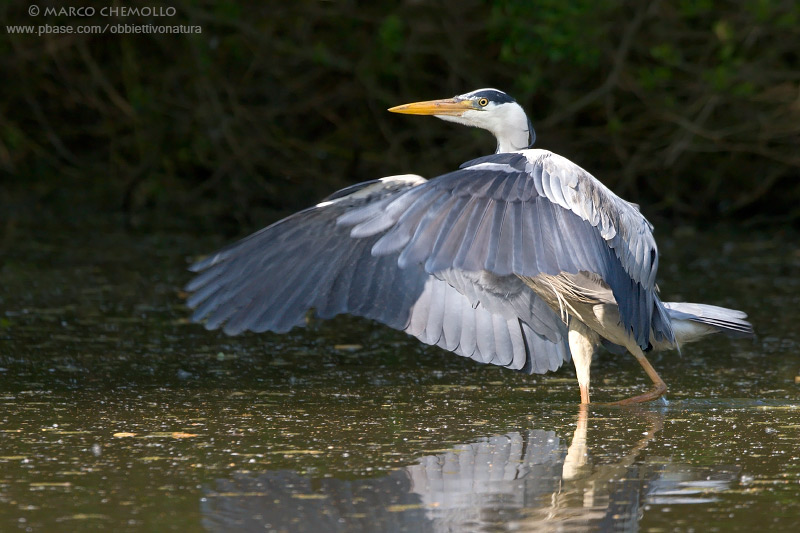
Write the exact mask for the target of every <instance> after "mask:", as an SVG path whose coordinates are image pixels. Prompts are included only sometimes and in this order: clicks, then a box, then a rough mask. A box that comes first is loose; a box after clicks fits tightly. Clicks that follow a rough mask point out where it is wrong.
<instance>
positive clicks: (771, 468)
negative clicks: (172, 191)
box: [0, 227, 800, 532]
mask: <svg viewBox="0 0 800 533" xmlns="http://www.w3.org/2000/svg"><path fill="white" fill-rule="evenodd" d="M658 237H659V243H660V246H661V250H662V260H661V276H660V285H661V287H662V293H663V296H664V298H665V299H667V300H689V301H703V302H708V303H715V304H718V305H725V306H729V307H735V308H741V309H744V310H746V311H748V312H749V313H750V315H751V319H752V321H753V323H754V324H755V327H756V330H757V332H758V337H757V338H756V339H755V340H754V341H747V340H745V341H741V340H737V341H731V340H728V339H723V338H717V339H710V340H708V341H705V342H703V343H700V344H695V345H691V346H688V347H685V349H684V350H683V353H682V354H681V355H678V354H677V353H667V354H659V355H656V356H654V357H653V358H652V362H653V364H654V366H655V367H656V368H657V369H658V370H659V371H660V372H661V374H662V377H664V379H665V381H666V382H667V383H668V384H669V386H670V394H669V396H668V399H669V402H668V403H667V404H664V403H657V404H653V405H648V406H644V407H642V408H634V409H622V408H614V407H606V406H595V405H593V406H590V407H589V408H588V409H584V410H582V409H580V408H579V406H578V405H577V402H578V390H577V385H576V383H575V377H574V371H573V369H572V368H569V367H565V368H563V369H561V370H560V371H559V372H556V373H552V374H548V375H544V376H528V375H523V374H518V373H515V372H510V371H507V370H503V369H499V368H495V367H489V366H482V365H479V364H477V363H474V362H473V361H470V360H465V359H461V358H459V357H457V356H455V355H452V354H449V353H446V352H443V351H441V350H439V349H437V348H431V347H425V346H422V345H420V344H419V343H418V342H417V341H415V340H414V339H411V338H409V337H407V336H405V335H404V334H402V333H398V332H394V331H391V330H388V329H386V328H384V327H382V326H378V325H375V324H373V323H370V322H367V321H362V320H357V319H350V318H340V319H336V320H334V321H332V322H330V323H314V324H312V326H311V328H310V329H308V330H296V331H294V332H292V333H291V334H289V335H282V336H281V335H272V334H262V335H244V336H241V337H235V338H229V337H225V336H224V335H222V334H220V333H217V332H207V331H205V330H204V329H203V328H202V327H200V326H197V325H193V324H190V323H188V321H187V320H186V318H187V316H188V314H189V313H188V312H187V311H186V309H185V308H184V307H183V304H182V294H181V291H180V287H181V286H182V285H183V284H184V283H185V282H186V281H187V280H188V279H189V275H188V273H186V272H185V266H186V264H187V260H188V259H189V258H190V256H192V255H193V254H195V253H198V252H203V251H210V250H212V249H214V247H215V246H217V245H218V244H221V241H213V242H212V241H211V240H210V239H198V238H195V237H189V236H185V235H178V234H174V235H156V236H152V235H149V236H148V235H136V234H128V233H124V232H121V231H117V230H108V229H105V228H101V227H97V228H88V229H87V228H81V229H69V228H52V227H47V228H22V229H17V230H16V231H15V232H14V233H13V234H7V235H6V238H5V240H4V241H3V246H2V248H3V250H2V255H3V262H2V264H0V276H2V284H3V289H2V292H0V399H1V400H2V407H1V408H2V414H0V465H2V466H1V467H0V530H3V531H6V530H17V529H20V530H33V531H41V530H75V529H78V530H92V529H96V530H112V529H113V530H116V531H125V530H131V531H144V530H147V531H152V530H158V531H166V530H178V531H187V530H202V529H204V528H205V529H207V530H209V531H223V530H224V531H232V530H253V531H265V530H266V531H269V530H275V531H315V532H319V531H504V530H514V531H548V530H559V531H587V530H588V531H595V530H621V531H635V530H641V531H690V530H695V531H745V530H764V529H766V528H770V529H772V530H776V531H780V530H785V531H790V530H791V531H793V530H795V527H796V525H797V523H800V394H799V393H800V385H798V384H797V379H798V378H797V376H798V375H800V357H798V355H799V353H798V341H799V340H800V337H799V336H798V333H797V331H796V323H797V321H798V319H800V316H798V311H797V309H798V308H800V282H799V281H798V280H799V279H800V278H798V275H797V273H798V272H800V253H798V250H797V248H796V246H795V247H792V246H790V245H791V243H796V242H798V241H797V236H796V235H791V234H787V233H782V232H778V233H774V232H773V233H743V232H739V233H734V232H732V231H729V230H726V229H718V230H716V231H715V232H714V233H702V232H701V233H697V232H688V231H686V230H685V229H684V230H681V231H677V232H670V233H667V234H665V235H661V234H659V235H658ZM592 375H593V384H594V385H593V391H592V392H593V399H594V400H598V401H604V400H614V399H619V398H622V397H625V396H627V395H632V394H634V393H638V392H641V391H642V390H644V389H645V388H646V387H647V378H646V376H645V375H644V374H643V372H642V371H641V370H640V368H639V367H638V365H637V364H636V363H635V361H633V359H632V358H630V357H627V358H626V357H619V356H614V355H611V354H608V353H603V354H601V355H600V357H598V359H597V361H596V362H595V363H594V367H593V369H592Z"/></svg>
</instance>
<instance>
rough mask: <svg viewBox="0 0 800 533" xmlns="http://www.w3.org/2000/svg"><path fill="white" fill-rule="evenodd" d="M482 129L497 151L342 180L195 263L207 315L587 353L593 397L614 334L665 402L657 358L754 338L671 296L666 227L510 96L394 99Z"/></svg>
mask: <svg viewBox="0 0 800 533" xmlns="http://www.w3.org/2000/svg"><path fill="white" fill-rule="evenodd" d="M389 111H392V112H395V113H406V114H418V115H433V116H435V117H437V118H440V119H443V120H447V121H452V122H457V123H460V124H465V125H469V126H476V127H479V128H483V129H486V130H489V131H490V132H492V133H493V134H494V136H495V138H496V139H497V150H496V152H495V153H494V154H492V155H488V156H484V157H479V158H477V159H474V160H472V161H469V162H466V163H464V164H462V165H461V166H460V168H459V169H457V170H455V171H453V172H450V173H448V174H445V175H443V176H439V177H437V178H435V179H432V180H426V179H424V178H422V177H421V176H417V175H400V176H389V177H385V178H381V179H378V180H374V181H368V182H365V183H360V184H357V185H353V186H350V187H347V188H345V189H342V190H340V191H338V192H335V193H334V194H332V195H330V196H329V197H327V198H326V199H325V200H323V201H322V202H320V203H319V204H317V205H315V206H313V207H310V208H308V209H306V210H304V211H300V212H299V213H296V214H294V215H291V216H289V217H287V218H285V219H283V220H280V221H278V222H276V223H274V224H272V225H271V226H268V227H266V228H264V229H262V230H260V231H258V232H256V233H254V234H253V235H250V236H249V237H247V238H245V239H243V240H241V241H239V242H237V243H235V244H233V245H231V246H229V247H227V248H224V249H222V250H220V251H219V252H217V253H214V254H212V255H210V256H208V257H207V258H206V259H204V260H201V261H199V262H198V263H196V264H194V265H193V266H192V267H191V270H193V271H194V272H197V273H198V275H197V276H196V277H195V278H194V279H193V280H192V281H191V282H190V283H189V284H188V285H187V286H186V289H187V291H189V292H191V293H192V294H191V295H190V297H189V298H188V305H189V306H190V307H192V308H194V309H195V311H194V315H193V317H192V318H193V320H195V321H205V326H206V328H208V329H215V328H219V327H222V328H223V330H224V331H225V333H227V334H231V335H235V334H237V333H241V332H243V331H245V330H250V331H254V332H262V331H267V330H269V331H274V332H286V331H288V330H290V329H292V328H294V327H296V326H303V325H304V324H305V319H306V313H307V312H309V310H311V309H313V310H315V311H316V313H317V315H318V316H319V317H321V318H330V317H333V316H334V315H338V314H340V313H349V314H352V315H357V316H362V317H366V318H369V319H373V320H376V321H378V322H381V323H383V324H386V325H387V326H389V327H392V328H395V329H399V330H403V331H405V332H406V333H408V334H410V335H413V336H415V337H416V338H418V339H419V340H420V341H422V342H424V343H426V344H430V345H436V346H440V347H442V348H444V349H446V350H450V351H452V352H455V353H456V354H458V355H461V356H464V357H469V358H471V359H474V360H476V361H479V362H482V363H491V364H495V365H500V366H504V367H506V368H510V369H514V370H521V371H524V372H528V373H544V372H547V371H553V370H556V369H558V368H559V367H560V366H561V365H562V364H564V363H565V362H567V361H569V360H570V359H572V361H573V363H574V365H575V369H576V373H577V378H578V384H579V387H580V397H581V403H589V385H590V366H591V362H592V357H593V355H594V353H595V351H596V350H597V349H598V347H600V346H601V345H604V346H605V347H606V348H608V349H610V350H611V351H612V352H617V353H624V352H626V351H627V352H629V353H631V354H632V355H633V356H634V357H635V358H636V360H637V361H638V362H639V363H640V364H641V366H642V367H643V368H644V370H645V372H646V373H647V375H648V376H649V377H650V379H651V380H652V382H653V388H652V389H651V390H650V391H648V392H646V393H644V394H641V395H638V396H634V397H632V398H628V399H627V400H622V401H621V402H618V403H635V402H643V401H649V400H653V399H656V398H658V397H660V396H662V395H663V394H664V393H665V392H666V389H667V388H666V385H665V383H664V381H663V380H662V379H661V377H660V376H659V375H658V373H657V372H656V371H655V369H654V368H653V367H652V365H651V364H650V363H649V361H648V360H647V357H646V356H645V353H646V352H648V351H650V350H665V349H673V348H677V347H680V346H681V345H683V344H685V343H687V342H691V341H694V340H697V339H699V338H701V337H703V336H705V335H707V334H709V333H714V332H723V333H726V334H729V335H732V336H737V335H749V334H751V333H752V327H751V325H750V324H749V323H748V322H747V321H745V318H746V315H745V313H743V312H741V311H736V310H732V309H726V308H722V307H717V306H712V305H703V304H690V303H669V302H662V301H661V300H660V298H659V296H658V289H657V287H656V273H657V270H658V250H657V247H656V242H655V240H654V239H653V233H652V230H653V227H652V226H651V224H650V223H649V222H648V221H647V219H646V218H645V217H644V216H643V215H642V214H641V213H640V212H639V209H638V207H637V206H636V205H634V204H631V203H629V202H626V201H625V200H623V199H621V198H619V197H618V196H617V195H615V194H614V193H613V192H612V191H611V190H609V189H608V188H607V187H606V186H604V185H603V184H602V183H601V182H600V181H599V180H597V179H596V178H594V177H593V176H592V175H591V174H589V173H588V172H586V171H585V170H583V169H582V168H581V167H579V166H578V165H576V164H575V163H572V162H571V161H569V160H568V159H566V158H564V157H561V156H559V155H557V154H554V153H552V152H549V151H547V150H540V149H533V148H531V146H532V144H533V141H534V139H535V134H534V130H533V127H532V125H531V123H530V121H529V120H528V117H527V115H526V114H525V112H524V111H523V109H522V107H521V106H520V105H519V104H518V103H517V102H516V101H515V100H514V99H513V98H511V97H510V96H508V95H507V94H506V93H504V92H502V91H499V90H496V89H479V90H476V91H472V92H469V93H466V94H462V95H459V96H456V97H454V98H450V99H445V100H432V101H426V102H417V103H412V104H406V105H401V106H398V107H393V108H392V109H390V110H389Z"/></svg>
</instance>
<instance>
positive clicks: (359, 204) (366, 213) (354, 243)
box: [186, 178, 569, 372]
mask: <svg viewBox="0 0 800 533" xmlns="http://www.w3.org/2000/svg"><path fill="white" fill-rule="evenodd" d="M423 182H424V181H423V180H422V179H421V178H420V179H419V180H409V181H408V182H407V183H406V184H405V186H404V185H403V184H402V183H400V184H397V183H387V182H385V181H384V182H382V181H380V180H376V181H374V182H367V183H364V184H359V185H357V186H353V187H349V188H348V189H346V190H345V192H347V194H344V192H343V191H340V192H339V193H336V194H334V195H332V196H331V197H329V199H327V200H325V201H323V202H321V203H320V204H319V205H317V206H315V207H312V208H310V209H307V210H305V211H301V212H300V213H297V214H295V215H292V216H290V217H288V218H286V219H284V220H281V221H279V222H277V223H276V224H273V225H272V226H269V227H267V228H265V229H263V230H261V231H259V232H257V233H255V234H253V235H251V236H249V237H247V238H245V239H243V240H241V241H239V242H238V243H235V244H234V245H232V246H229V247H227V248H225V249H223V250H221V251H219V252H217V253H216V254H213V255H211V256H209V257H208V258H206V259H205V260H203V261H200V262H198V263H196V264H195V265H193V266H192V267H191V269H192V270H194V271H195V272H199V274H198V275H197V277H195V278H194V279H193V280H192V281H190V282H189V283H188V284H187V286H186V289H187V290H188V291H190V292H192V293H193V294H192V295H191V296H190V297H189V299H188V304H189V306H190V307H193V308H195V313H194V316H193V317H192V318H193V320H195V321H200V320H206V327H207V328H209V329H214V328H217V327H224V331H225V332H226V333H228V334H237V333H240V332H242V331H245V330H251V331H256V332H260V331H267V330H270V331H275V332H285V331H288V330H290V329H291V328H293V327H296V326H303V325H304V324H305V317H306V313H307V312H308V311H309V310H310V309H311V308H314V309H316V312H317V314H318V315H319V316H320V317H322V318H330V317H333V316H335V315H337V314H340V313H350V314H353V315H358V316H363V317H366V318H371V319H374V320H377V321H379V322H382V323H384V324H386V325H388V326H390V327H393V328H395V329H400V330H405V331H406V332H407V333H409V334H411V335H414V336H415V337H417V338H419V339H420V340H421V341H422V342H424V343H426V344H431V345H438V346H441V347H442V348H445V349H448V350H450V351H454V352H456V353H458V354H459V355H463V356H466V357H470V358H472V359H475V360H477V361H480V362H484V363H492V364H496V365H502V366H506V367H508V368H512V369H516V370H525V371H528V372H546V371H548V370H555V369H557V368H558V367H559V366H561V364H562V363H563V362H564V361H567V360H569V351H568V349H567V348H566V332H565V329H564V325H563V323H561V322H560V320H559V319H558V318H557V317H556V316H555V315H554V313H553V312H552V311H551V310H550V309H549V307H547V306H546V305H544V304H543V302H541V300H539V299H538V298H537V297H536V296H535V295H534V294H533V293H532V292H531V291H526V290H524V284H522V283H521V282H520V281H519V280H518V279H516V278H514V279H513V280H512V281H511V282H510V283H507V285H508V287H507V290H508V291H516V293H518V294H517V296H516V297H515V298H512V299H509V300H508V301H507V302H506V303H505V307H503V303H502V302H494V303H493V305H491V306H490V308H489V309H487V308H486V307H485V306H482V305H481V304H480V300H484V301H491V299H490V297H489V296H490V295H489V293H488V292H487V291H486V289H485V288H484V287H483V286H481V285H480V283H479V282H473V280H471V279H470V278H469V276H467V275H462V274H461V273H458V272H450V273H449V274H448V275H447V276H446V278H447V279H440V278H437V277H434V276H433V275H431V274H429V273H427V272H425V270H424V269H423V267H422V265H421V264H419V263H417V264H411V265H408V266H407V267H406V268H404V269H401V268H399V267H398V255H399V252H396V253H394V254H390V255H378V256H376V255H373V254H372V253H371V250H372V249H373V248H374V246H375V244H376V242H377V240H378V239H379V238H380V234H379V230H377V234H376V235H371V236H367V237H364V238H352V237H351V229H350V228H349V227H346V226H344V225H341V224H340V225H337V224H336V223H335V221H336V220H337V219H339V220H342V219H345V220H349V221H350V222H351V223H355V224H363V225H364V226H363V227H370V228H371V229H372V230H375V228H378V227H380V224H381V223H382V222H381V221H380V217H378V216H376V214H378V213H380V212H382V211H383V210H384V209H385V207H386V206H387V205H388V204H389V203H391V201H392V198H393V197H394V196H396V194H397V193H398V192H401V191H402V190H404V189H406V188H407V189H409V190H413V188H414V187H418V186H419V185H420V184H421V183H423ZM424 215H425V213H424V211H421V212H420V214H419V216H424ZM375 224H377V225H375ZM476 283H477V284H476ZM485 284H486V283H484V285H485ZM464 292H466V293H468V294H467V296H465V294H464ZM515 311H516V312H518V313H520V314H519V315H515V314H514V313H515ZM518 316H519V317H523V319H524V320H527V321H528V322H530V324H531V325H528V324H526V323H525V322H522V321H521V320H520V319H519V318H518ZM484 333H486V335H483V334H484Z"/></svg>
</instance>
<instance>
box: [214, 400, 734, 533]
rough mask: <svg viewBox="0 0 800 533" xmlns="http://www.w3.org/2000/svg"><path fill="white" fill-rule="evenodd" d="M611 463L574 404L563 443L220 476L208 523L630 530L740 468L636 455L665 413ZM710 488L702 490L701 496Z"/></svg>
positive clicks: (528, 435) (524, 440) (534, 437)
mask: <svg viewBox="0 0 800 533" xmlns="http://www.w3.org/2000/svg"><path fill="white" fill-rule="evenodd" d="M626 414H632V415H635V416H636V417H638V418H639V419H641V420H642V421H643V422H645V423H646V424H647V430H646V431H645V432H644V434H643V436H642V438H641V439H639V441H638V442H636V443H635V445H633V447H632V448H630V449H629V450H627V451H626V452H625V453H624V455H623V456H621V457H620V458H618V459H617V460H616V461H614V462H611V463H604V464H598V465H594V464H593V463H592V460H591V454H590V448H589V445H588V443H587V433H588V427H589V420H590V419H589V411H588V408H587V406H585V405H584V406H581V407H580V410H579V412H578V416H577V422H576V427H575V431H574V434H573V436H572V440H571V442H570V445H569V446H568V447H567V446H566V444H565V443H564V441H563V440H562V439H561V438H560V437H559V436H558V435H557V434H556V433H555V432H553V431H546V430H542V429H532V430H527V431H524V432H517V431H511V432H508V433H505V434H503V435H496V436H493V437H489V438H485V439H481V440H479V441H476V442H471V443H467V444H462V445H459V446H456V447H454V448H453V449H452V450H450V451H447V452H445V453H441V454H437V455H430V456H426V457H423V458H421V459H420V460H418V461H417V462H416V464H413V465H411V466H408V467H405V468H403V469H400V470H397V471H395V472H392V473H391V474H389V475H387V476H385V477H382V478H378V479H363V480H355V481H353V480H341V479H333V478H323V479H312V478H311V477H308V476H301V475H299V474H296V473H294V472H290V471H285V470H283V471H276V472H267V473H264V474H261V475H255V476H254V475H251V474H241V475H236V476H235V477H234V478H233V479H229V480H218V481H217V483H216V487H215V490H209V491H207V493H206V496H205V497H204V499H203V503H202V507H203V515H204V525H205V526H206V528H207V529H208V530H210V531H230V530H231V529H232V528H233V529H236V530H237V531H251V530H252V531H265V530H268V531H269V530H274V531H317V532H321V531H435V532H439V531H497V530H506V529H507V530H514V531H552V530H558V531H583V530H615V531H620V530H621V531H634V530H637V529H638V523H639V521H640V520H641V518H642V516H643V514H644V509H645V506H646V505H658V504H688V503H705V502H708V501H713V492H715V491H721V490H726V489H727V488H728V487H729V484H730V482H731V481H733V480H734V479H736V477H737V476H738V472H737V471H736V470H734V469H731V468H724V467H722V468H712V469H703V470H702V471H701V469H698V468H694V467H689V466H687V465H674V464H670V463H669V462H667V461H663V460H659V461H657V462H655V463H648V462H645V461H642V460H641V457H640V456H641V454H642V451H643V450H644V449H645V448H646V447H647V446H648V444H649V443H650V442H651V441H652V440H653V439H654V438H656V435H657V433H658V432H659V431H660V430H661V427H662V423H663V414H662V413H660V412H655V411H647V410H638V409H637V410H631V411H628V410H626ZM709 496H711V497H709Z"/></svg>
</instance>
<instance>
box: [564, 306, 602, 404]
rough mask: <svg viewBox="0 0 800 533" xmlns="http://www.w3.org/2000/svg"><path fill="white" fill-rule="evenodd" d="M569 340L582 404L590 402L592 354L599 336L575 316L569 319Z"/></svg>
mask: <svg viewBox="0 0 800 533" xmlns="http://www.w3.org/2000/svg"><path fill="white" fill-rule="evenodd" d="M568 340H569V351H570V352H572V362H573V363H574V364H575V374H576V375H577V376H578V386H579V387H580V389H581V404H587V403H589V381H590V379H591V376H590V370H591V366H592V356H593V355H594V351H595V348H596V347H597V344H598V342H599V337H598V336H597V333H595V332H594V331H592V330H591V329H589V328H588V327H587V326H586V324H584V323H583V322H581V321H580V320H578V319H577V318H575V317H574V316H573V317H570V319H569V333H568Z"/></svg>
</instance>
